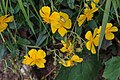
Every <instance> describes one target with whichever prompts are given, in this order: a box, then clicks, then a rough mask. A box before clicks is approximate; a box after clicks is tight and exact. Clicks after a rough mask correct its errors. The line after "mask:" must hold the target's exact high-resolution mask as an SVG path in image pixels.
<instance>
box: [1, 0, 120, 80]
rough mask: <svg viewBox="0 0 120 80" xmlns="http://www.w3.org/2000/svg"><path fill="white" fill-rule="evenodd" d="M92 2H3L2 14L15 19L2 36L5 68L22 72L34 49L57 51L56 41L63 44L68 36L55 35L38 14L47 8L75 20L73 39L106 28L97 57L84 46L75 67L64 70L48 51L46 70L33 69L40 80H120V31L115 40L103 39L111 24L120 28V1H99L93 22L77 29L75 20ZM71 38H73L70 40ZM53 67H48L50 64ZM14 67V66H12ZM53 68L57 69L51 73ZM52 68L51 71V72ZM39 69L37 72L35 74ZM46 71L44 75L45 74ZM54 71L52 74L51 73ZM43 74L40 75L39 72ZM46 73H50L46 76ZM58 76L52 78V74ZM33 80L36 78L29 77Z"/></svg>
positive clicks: (81, 0) (42, 0)
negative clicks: (24, 59) (24, 63)
mask: <svg viewBox="0 0 120 80" xmlns="http://www.w3.org/2000/svg"><path fill="white" fill-rule="evenodd" d="M91 1H92V0H88V1H87V0H1V1H0V15H1V16H2V15H5V14H10V15H12V16H14V21H13V22H12V23H9V26H8V28H7V29H6V30H5V31H4V32H2V33H0V36H1V37H0V60H1V62H3V64H4V63H5V65H7V66H5V67H4V69H7V68H10V69H11V68H12V71H13V73H15V74H19V76H21V77H20V78H21V79H23V78H24V77H23V74H22V73H21V68H22V66H23V65H22V63H21V62H22V60H23V56H24V55H25V54H27V52H28V50H29V49H31V48H36V49H41V48H42V49H45V50H46V52H47V51H48V50H47V49H46V47H47V48H49V49H51V50H52V49H55V48H58V49H59V47H60V46H61V45H59V47H57V46H55V44H56V43H57V42H60V40H62V39H66V37H61V36H60V35H59V34H58V33H56V34H52V32H51V30H50V28H49V25H47V24H45V23H44V22H43V21H42V19H41V17H40V14H39V10H40V9H41V7H43V6H45V5H47V6H49V7H51V9H52V10H53V11H63V12H66V13H67V14H68V15H69V16H70V18H71V20H72V28H71V29H70V30H69V33H68V34H70V33H72V32H74V33H75V34H77V36H76V35H74V34H72V37H73V38H76V37H78V36H79V37H81V38H82V39H84V40H85V37H84V36H85V33H86V32H87V31H88V30H94V29H95V28H96V27H99V26H101V25H102V26H103V28H102V31H101V33H100V34H101V36H100V42H99V46H98V49H97V50H98V51H97V54H95V55H93V54H91V53H90V51H88V50H87V49H86V47H85V45H82V48H81V49H82V51H79V52H78V53H76V54H78V55H79V56H82V57H83V59H84V61H83V62H82V63H79V64H77V65H75V66H74V67H70V68H65V67H63V66H62V65H59V64H58V63H57V61H56V59H57V58H56V55H55V54H54V53H51V52H47V59H48V60H49V61H48V62H47V63H46V68H45V69H37V68H36V67H33V68H32V69H30V68H28V69H29V70H28V72H29V74H30V70H32V71H33V72H34V73H33V74H36V73H37V74H36V75H37V77H38V78H39V79H40V78H44V79H45V78H46V79H51V78H52V77H53V78H54V79H55V80H99V79H100V80H119V78H120V56H119V55H120V41H119V40H120V36H119V34H120V30H119V31H118V32H117V33H115V36H116V37H115V39H114V40H112V41H107V40H105V39H104V32H105V28H106V24H107V23H108V22H111V23H113V25H115V26H117V27H118V29H120V21H119V19H120V16H119V15H120V6H119V4H120V1H119V0H100V1H99V3H98V5H97V7H98V8H99V10H98V12H96V13H95V14H94V17H93V20H91V21H86V22H85V23H84V24H83V25H82V26H81V27H79V26H78V24H77V22H76V19H77V17H78V16H79V14H82V13H83V10H84V8H85V6H86V4H89V3H90V2H91ZM71 39H72V38H71ZM50 64H51V66H48V65H50ZM11 65H12V67H11ZM52 68H53V69H54V70H53V71H52ZM48 69H50V70H48ZM36 70H37V71H38V72H36ZM41 70H42V71H43V72H42V71H41ZM51 71H52V72H51ZM39 72H40V74H41V75H40V76H39V74H38V73H39ZM44 72H47V73H49V72H50V74H47V73H44ZM52 73H53V74H54V75H55V76H54V75H53V74H52ZM49 77H51V78H49ZM29 78H30V79H31V80H32V79H34V78H33V77H31V75H30V76H29Z"/></svg>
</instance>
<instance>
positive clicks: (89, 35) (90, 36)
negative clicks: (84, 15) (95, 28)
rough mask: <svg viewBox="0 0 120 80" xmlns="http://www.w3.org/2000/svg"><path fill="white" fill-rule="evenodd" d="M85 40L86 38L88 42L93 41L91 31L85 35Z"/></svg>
mask: <svg viewBox="0 0 120 80" xmlns="http://www.w3.org/2000/svg"><path fill="white" fill-rule="evenodd" d="M85 38H86V39H87V40H91V39H92V33H91V31H88V32H87V33H86V34H85Z"/></svg>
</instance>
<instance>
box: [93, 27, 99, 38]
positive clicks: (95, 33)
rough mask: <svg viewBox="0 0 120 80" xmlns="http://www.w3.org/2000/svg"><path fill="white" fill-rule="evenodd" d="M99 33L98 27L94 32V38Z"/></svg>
mask: <svg viewBox="0 0 120 80" xmlns="http://www.w3.org/2000/svg"><path fill="white" fill-rule="evenodd" d="M97 33H98V28H95V29H94V33H93V38H94V37H95V36H96V35H97Z"/></svg>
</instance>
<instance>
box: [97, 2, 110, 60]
mask: <svg viewBox="0 0 120 80" xmlns="http://www.w3.org/2000/svg"><path fill="white" fill-rule="evenodd" d="M111 1H112V0H107V1H106V5H105V11H104V15H103V20H102V29H101V32H100V39H99V46H98V58H99V50H100V48H101V45H102V41H103V38H104V33H105V29H106V24H107V22H108V17H109V12H110V6H111Z"/></svg>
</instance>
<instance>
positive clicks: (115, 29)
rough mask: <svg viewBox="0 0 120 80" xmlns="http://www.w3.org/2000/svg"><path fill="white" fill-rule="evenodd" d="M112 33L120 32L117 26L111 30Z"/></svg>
mask: <svg viewBox="0 0 120 80" xmlns="http://www.w3.org/2000/svg"><path fill="white" fill-rule="evenodd" d="M110 31H111V32H117V31H118V28H117V27H116V26H113V27H112V28H111V29H110Z"/></svg>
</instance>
